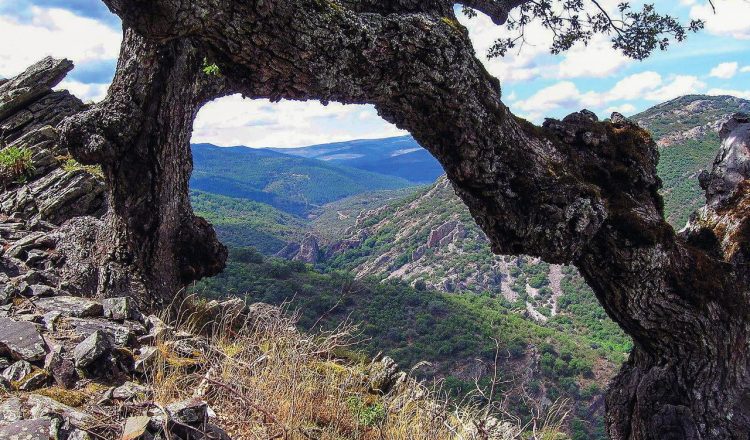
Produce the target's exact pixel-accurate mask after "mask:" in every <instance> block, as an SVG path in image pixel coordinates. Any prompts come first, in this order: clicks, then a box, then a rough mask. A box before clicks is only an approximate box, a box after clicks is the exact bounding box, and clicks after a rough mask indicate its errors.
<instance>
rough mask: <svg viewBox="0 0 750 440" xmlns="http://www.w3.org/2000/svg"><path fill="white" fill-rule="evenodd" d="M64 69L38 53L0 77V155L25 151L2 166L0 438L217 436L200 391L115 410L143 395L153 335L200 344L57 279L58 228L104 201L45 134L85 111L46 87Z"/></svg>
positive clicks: (63, 245) (63, 265)
mask: <svg viewBox="0 0 750 440" xmlns="http://www.w3.org/2000/svg"><path fill="white" fill-rule="evenodd" d="M72 68H73V64H72V63H71V62H69V61H67V60H54V59H52V58H46V59H44V60H42V61H40V62H39V63H37V64H35V65H33V66H31V67H30V68H29V69H27V70H26V71H25V72H24V73H22V74H20V75H19V76H17V77H16V78H13V79H10V80H7V81H4V82H2V84H0V147H1V149H0V155H2V154H3V153H5V154H6V155H8V154H9V153H10V152H16V151H20V152H22V153H24V154H26V155H27V157H28V161H27V163H24V164H23V173H22V174H19V173H18V172H16V173H11V172H10V171H12V170H10V167H9V166H7V165H5V164H3V166H4V168H3V182H2V184H3V186H4V191H3V192H2V194H1V195H0V245H2V248H1V251H0V266H1V272H0V396H2V397H3V398H2V403H1V404H0V438H3V439H29V440H36V439H40V440H41V439H44V440H47V439H50V438H52V439H59V440H66V439H67V440H73V439H75V440H84V439H92V438H95V437H97V438H116V437H118V438H119V434H120V433H119V431H122V438H127V439H130V440H134V439H156V438H163V436H164V432H165V430H169V431H171V432H173V433H174V434H173V435H176V436H177V438H186V439H187V438H190V439H198V438H206V439H208V438H212V439H213V438H228V437H227V435H226V434H224V433H222V431H221V430H220V429H219V428H217V427H215V426H213V425H212V424H211V423H210V420H209V419H210V417H209V415H210V414H211V411H210V409H209V408H208V405H207V404H206V403H205V401H203V400H201V399H200V398H196V399H192V400H188V401H182V402H175V403H173V404H170V405H167V406H166V407H163V408H157V407H153V406H152V407H146V408H133V409H130V410H129V411H130V414H128V413H123V412H121V410H122V408H123V406H124V407H127V405H128V402H131V401H133V399H134V398H135V397H136V396H140V397H143V396H148V395H150V394H151V393H152V391H153V390H151V389H150V387H149V386H147V385H141V384H139V383H138V382H139V381H140V380H142V379H143V378H144V375H146V374H148V373H149V368H151V364H152V363H153V362H154V361H155V360H156V359H157V357H158V355H159V354H158V352H157V351H158V350H157V344H158V343H159V341H163V340H164V338H165V337H167V336H168V335H169V336H170V339H171V341H172V342H170V344H171V350H173V351H174V352H176V353H180V354H181V356H183V357H188V358H189V357H197V356H198V354H199V353H200V350H201V348H202V347H205V346H206V342H205V340H202V339H201V338H200V337H198V336H195V335H191V334H172V333H171V332H172V329H171V327H170V326H168V325H166V324H164V323H163V322H162V321H161V320H160V319H159V318H158V317H157V316H154V315H150V316H145V315H144V314H142V313H140V311H139V310H138V309H137V307H136V306H135V304H133V302H132V300H131V299H130V298H128V297H121V298H107V299H101V300H98V299H89V298H85V297H83V295H85V294H87V293H89V294H90V293H91V291H92V290H93V289H90V287H91V286H86V285H81V284H77V283H76V282H75V279H71V278H70V276H69V270H68V268H67V265H68V264H67V260H68V259H69V257H70V253H69V252H66V251H67V250H69V249H70V248H71V247H72V246H75V244H74V243H70V242H67V241H66V239H67V238H68V237H69V234H67V233H66V230H67V231H69V230H73V229H76V227H77V226H79V225H81V224H85V223H86V222H92V221H97V220H96V217H99V216H101V214H102V213H103V209H104V206H105V203H104V182H103V179H102V178H101V177H100V176H99V175H97V173H96V171H95V170H92V169H90V168H89V167H83V166H80V165H79V164H77V163H75V161H73V160H72V159H71V158H70V155H69V154H68V152H67V151H66V150H65V149H64V148H61V147H60V146H59V144H58V142H57V140H58V132H57V130H56V128H55V127H56V126H57V125H58V124H59V123H60V122H61V121H62V120H63V119H64V118H65V117H67V116H70V115H72V114H74V113H77V112H79V111H81V110H82V109H84V108H85V106H84V104H83V103H82V102H81V101H80V100H79V99H78V98H76V97H74V96H72V95H71V94H70V93H68V92H67V91H52V88H53V87H54V86H55V85H57V83H58V82H59V81H61V80H62V78H63V77H64V76H65V74H66V73H67V72H69V71H70V70H71V69H72ZM82 216H89V217H82ZM87 219H88V220H87ZM85 231H86V229H85V228H83V229H81V230H80V231H79V232H80V233H82V234H85ZM79 252H87V250H86V249H83V250H80V249H79ZM210 306H211V308H213V310H214V311H215V312H216V313H225V312H226V311H227V310H229V309H232V310H234V312H235V313H244V312H245V310H246V308H245V306H244V303H241V302H240V304H238V303H237V301H234V302H231V301H230V302H227V303H215V304H211V305H210ZM105 419H109V421H107V422H103V420H105ZM196 433H199V434H200V435H198V434H196ZM173 438H175V437H173Z"/></svg>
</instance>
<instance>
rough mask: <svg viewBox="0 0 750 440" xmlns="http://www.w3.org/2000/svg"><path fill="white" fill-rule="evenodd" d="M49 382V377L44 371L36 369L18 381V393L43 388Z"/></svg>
mask: <svg viewBox="0 0 750 440" xmlns="http://www.w3.org/2000/svg"><path fill="white" fill-rule="evenodd" d="M49 380H50V375H49V373H48V372H47V371H46V370H42V369H40V368H37V369H35V370H33V371H32V372H31V374H29V375H28V376H26V377H24V378H23V379H21V380H20V381H18V390H19V391H34V390H38V389H39V388H42V387H44V386H45V385H47V383H48V382H49Z"/></svg>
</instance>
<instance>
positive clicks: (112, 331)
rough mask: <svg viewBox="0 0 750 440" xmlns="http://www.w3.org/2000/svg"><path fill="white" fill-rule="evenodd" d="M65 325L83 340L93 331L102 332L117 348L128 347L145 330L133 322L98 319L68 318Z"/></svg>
mask: <svg viewBox="0 0 750 440" xmlns="http://www.w3.org/2000/svg"><path fill="white" fill-rule="evenodd" d="M65 324H66V325H68V326H70V327H72V329H73V331H74V332H75V333H76V334H78V335H80V336H81V337H83V338H87V337H88V336H89V335H91V334H92V333H94V332H95V331H102V332H104V333H106V334H108V335H110V337H112V340H113V341H114V342H115V344H117V345H118V346H121V347H124V346H128V345H130V343H131V342H132V341H134V340H135V337H136V336H139V335H143V334H145V333H146V329H145V328H144V327H143V326H142V325H140V324H138V323H137V322H133V321H124V322H123V323H121V324H118V323H116V322H114V321H110V320H107V319H100V318H68V319H66V320H65Z"/></svg>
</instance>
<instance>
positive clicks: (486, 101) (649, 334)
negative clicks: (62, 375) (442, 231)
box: [68, 0, 750, 440]
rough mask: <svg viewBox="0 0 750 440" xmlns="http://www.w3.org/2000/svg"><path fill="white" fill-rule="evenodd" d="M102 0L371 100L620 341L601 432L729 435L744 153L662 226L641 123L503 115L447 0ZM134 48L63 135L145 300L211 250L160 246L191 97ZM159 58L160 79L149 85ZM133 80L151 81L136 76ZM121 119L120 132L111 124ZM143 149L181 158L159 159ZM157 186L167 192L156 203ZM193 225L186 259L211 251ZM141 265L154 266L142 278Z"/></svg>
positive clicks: (501, 248)
mask: <svg viewBox="0 0 750 440" xmlns="http://www.w3.org/2000/svg"><path fill="white" fill-rule="evenodd" d="M104 2H105V3H106V4H107V5H108V6H109V7H110V8H111V9H112V10H113V11H114V12H115V13H117V14H118V15H119V16H120V17H122V18H123V23H124V25H125V26H126V28H127V29H129V31H128V35H129V36H130V39H131V40H132V41H136V42H138V41H140V39H139V38H136V37H134V36H133V33H136V32H137V33H138V34H139V35H141V36H142V37H143V39H144V41H147V42H148V43H145V42H144V43H143V44H145V45H146V46H147V47H150V48H152V50H155V51H157V52H160V53H165V52H164V51H167V52H166V53H170V54H172V55H170V56H169V57H167V59H172V60H175V59H178V57H179V56H183V57H184V56H186V55H185V53H182V52H180V50H181V49H184V48H185V47H186V46H185V45H189V44H190V42H191V41H192V42H195V43H196V44H200V47H201V48H202V50H203V51H204V53H206V54H207V56H209V57H210V59H212V60H215V61H216V62H217V63H218V65H219V66H220V67H221V71H222V73H223V75H224V76H225V78H226V80H227V81H232V84H233V86H232V89H233V90H234V91H240V92H243V93H244V94H245V95H247V96H251V97H258V98H270V99H279V98H288V99H318V100H322V101H325V102H327V101H340V102H344V103H372V104H374V105H375V106H376V108H377V109H378V111H379V113H380V114H381V116H383V117H384V118H385V119H386V120H388V121H391V122H393V123H395V124H396V125H398V126H399V127H401V128H404V129H407V130H409V131H410V132H411V133H412V134H413V135H414V137H415V138H416V139H417V141H419V142H420V144H422V145H423V146H424V147H425V148H426V149H428V150H429V151H430V152H431V153H432V154H433V155H434V156H435V157H436V158H437V159H438V160H439V161H440V162H441V163H442V164H443V166H444V168H445V170H446V172H447V174H448V177H449V179H450V180H451V182H452V183H453V185H454V187H455V189H456V192H457V193H458V195H459V196H461V198H462V199H463V200H464V202H465V203H466V204H467V205H468V206H469V208H470V210H471V213H472V215H473V216H474V218H475V219H476V221H477V223H478V224H479V225H480V226H481V227H482V229H483V230H484V231H485V232H486V233H487V235H488V237H489V238H490V240H491V242H492V245H493V250H494V251H495V252H498V253H512V254H518V253H525V254H530V255H534V256H538V257H541V258H543V259H544V260H546V261H548V262H552V263H573V264H575V265H576V266H577V267H578V268H579V269H580V270H581V273H582V274H583V275H584V276H585V278H586V280H587V281H588V283H589V284H590V285H591V287H592V288H593V289H594V291H595V292H596V294H597V296H598V298H599V300H600V301H601V303H602V304H603V306H604V308H605V309H606V311H607V312H608V313H609V315H610V316H611V317H612V318H613V319H614V320H616V321H617V322H618V323H619V324H620V326H622V328H623V329H624V330H625V331H626V332H627V333H628V334H630V335H631V336H632V337H633V340H634V342H635V348H634V350H633V353H632V355H631V358H630V360H629V361H628V362H627V364H626V365H625V366H624V367H623V369H622V371H621V372H620V374H619V375H618V377H617V378H616V379H615V381H614V383H613V385H612V387H611V388H610V391H609V393H608V398H607V411H608V426H609V432H610V435H611V436H612V438H614V439H654V440H656V439H659V440H662V439H747V438H748V431H750V376H749V374H750V347H749V342H750V340H749V339H748V334H749V332H750V329H748V324H747V322H748V317H750V316H749V315H750V300H749V298H748V296H749V295H750V293H749V292H748V289H749V287H748V281H750V280H748V277H749V276H750V269H749V268H748V242H750V239H749V237H748V235H750V233H749V230H750V223H748V222H749V221H750V220H748V215H747V214H748V212H749V208H748V203H749V202H748V200H749V198H750V195H749V189H748V188H749V185H748V182H747V178H748V171H747V170H748V165H747V155H745V156H742V155H734V156H732V155H729V156H731V157H734V158H735V159H736V158H738V157H739V158H740V159H736V160H735V161H734V162H733V163H734V165H732V167H731V168H732V169H733V170H732V172H731V173H728V172H727V171H726V166H725V165H722V164H724V163H725V161H720V162H717V165H716V166H715V169H714V173H713V174H712V175H711V176H706V177H705V178H704V181H705V183H706V187H707V188H709V196H710V198H709V205H708V206H707V208H706V209H704V210H703V211H701V213H700V214H699V215H697V216H696V217H695V219H694V221H693V226H692V227H691V228H690V229H689V230H687V231H686V232H685V233H683V234H682V235H678V234H676V233H675V232H674V231H673V229H672V228H671V227H670V226H669V225H668V224H667V223H666V222H665V221H664V218H663V213H662V200H661V197H660V196H659V194H658V190H659V188H660V185H661V182H660V180H659V178H658V177H657V174H656V162H657V158H658V152H657V149H656V146H655V144H654V143H653V141H652V140H651V138H650V137H649V135H648V134H647V133H646V132H645V131H643V130H641V129H640V128H638V127H636V126H634V125H633V124H631V123H629V122H628V121H625V120H623V119H622V118H619V117H618V118H613V120H612V121H610V122H603V123H602V122H598V121H596V119H595V117H593V115H592V114H590V113H587V112H581V113H576V114H573V115H570V116H569V117H567V118H565V119H564V120H563V121H549V122H548V123H546V124H545V126H544V127H535V126H533V125H532V124H529V123H527V122H526V121H523V120H520V119H518V118H516V117H515V116H513V115H512V114H511V113H510V112H509V111H508V109H507V108H506V107H505V106H504V105H503V104H502V103H501V101H500V97H501V96H500V87H499V83H498V82H497V80H496V79H494V78H493V77H491V76H490V75H489V74H488V73H487V72H486V71H485V70H484V68H483V67H482V65H481V63H480V62H479V61H478V60H477V59H476V58H475V56H474V52H473V48H472V46H471V42H470V41H469V38H468V35H467V32H466V30H465V29H464V28H462V27H461V25H460V24H458V22H457V21H456V19H455V17H454V15H453V9H452V2H447V1H441V0H429V1H412V0H392V1H383V2H374V1H369V0H362V1H356V0H351V1H349V0H348V1H341V2H335V1H320V0H286V1H275V0H271V1H262V2H261V1H236V0H235V1H224V2H217V1H214V0H193V1H191V2H182V1H177V0H149V1H145V0H104ZM473 3H481V4H483V5H485V6H486V5H488V4H491V3H492V2H486V1H483V2H473ZM125 44H126V46H127V44H128V41H127V39H126V43H125ZM151 45H153V46H151ZM154 48H158V49H154ZM149 53H151V54H152V55H151V56H149V55H148V54H149ZM154 53H155V52H149V51H148V50H146V51H145V54H143V55H140V56H141V60H139V61H138V63H140V66H139V68H140V69H141V70H142V71H141V72H140V73H139V72H138V69H137V68H136V69H135V72H133V65H132V64H129V63H128V60H130V62H131V63H133V62H135V60H133V56H134V55H138V54H137V53H135V52H129V51H128V50H127V48H125V50H124V54H123V60H121V63H120V66H119V67H118V76H117V78H116V80H115V84H114V85H113V88H112V90H111V91H110V95H109V97H108V99H107V101H105V103H103V104H102V105H101V106H100V108H99V109H97V110H95V111H93V112H92V113H91V117H88V118H86V117H84V118H83V119H82V120H74V121H71V123H70V124H69V127H68V129H69V132H70V133H71V134H70V139H73V140H74V142H73V143H76V142H78V143H79V146H78V147H77V149H76V148H71V149H72V150H73V151H74V152H78V153H76V154H78V155H79V156H80V157H81V158H85V159H86V160H88V161H89V162H102V163H104V164H105V171H106V173H107V176H108V180H109V183H110V185H111V186H112V187H113V190H112V193H113V197H112V202H111V204H112V206H111V209H112V211H114V213H113V214H112V215H111V216H112V217H113V218H111V219H109V223H108V226H109V228H110V229H111V230H112V231H113V232H115V233H116V234H114V236H115V237H117V238H118V240H119V241H120V243H118V244H116V245H115V246H114V248H116V249H124V250H125V253H126V254H132V255H133V256H135V257H136V258H135V260H134V261H139V262H147V263H148V264H142V263H139V264H137V268H138V269H139V270H140V273H142V274H143V276H144V278H146V279H148V280H150V283H149V284H148V286H149V287H154V288H156V289H157V290H156V293H150V294H151V295H152V296H155V297H157V298H161V299H162V300H163V299H165V298H167V297H168V296H169V295H170V292H169V286H174V285H175V281H180V280H182V281H184V280H185V279H189V278H190V276H191V275H192V274H193V273H196V274H200V273H211V272H212V271H213V269H215V268H216V267H215V266H216V265H214V267H212V264H207V265H206V266H205V267H209V269H198V268H196V267H197V266H196V265H195V262H196V261H199V260H197V259H191V260H189V261H180V260H179V259H178V258H177V255H178V254H177V252H176V250H177V249H184V248H185V245H184V244H183V243H193V246H197V244H198V242H199V241H197V240H196V237H197V238H201V234H193V233H191V234H188V235H187V236H186V237H187V240H185V239H184V236H183V235H182V234H179V233H176V232H175V230H174V229H172V227H171V226H170V224H178V225H182V227H183V228H186V225H187V229H190V225H193V224H194V221H193V218H192V216H191V214H190V212H189V205H188V204H187V201H186V199H184V197H186V192H187V187H186V186H185V184H184V183H185V182H186V178H187V177H186V176H187V172H189V167H188V166H186V165H185V164H187V163H189V162H187V161H188V160H189V151H188V150H187V149H186V141H187V137H188V136H189V131H190V130H189V129H190V124H189V123H188V120H187V119H188V116H191V115H194V113H195V109H196V108H197V105H198V104H197V103H200V101H201V100H200V99H198V100H196V101H195V102H196V104H193V105H192V106H190V105H189V104H190V103H189V102H185V103H184V105H185V106H186V107H184V108H183V107H181V106H179V105H178V106H175V105H174V103H173V102H172V99H175V97H177V98H178V99H179V98H185V97H186V95H185V94H184V89H189V88H191V87H195V84H196V83H195V76H194V75H192V74H188V73H191V72H192V71H191V70H190V68H188V69H187V70H184V69H185V66H184V65H182V64H179V66H178V65H177V64H169V65H171V66H172V69H171V70H170V68H169V66H163V65H162V64H161V62H159V60H163V58H160V57H158V56H154V55H153V54H154ZM183 59H186V60H187V59H190V58H189V57H188V58H183ZM190 62H191V63H193V65H194V64H196V58H195V57H194V56H193V58H192V59H191V61H190ZM152 71H153V72H152ZM166 72H170V73H169V75H171V79H170V81H173V82H174V84H173V86H172V87H164V88H162V87H161V86H164V84H165V83H164V82H162V81H160V78H163V77H164V76H163V75H167V73H166ZM159 73H160V74H159ZM192 73H194V72H192ZM143 75H145V76H146V78H152V79H148V80H147V81H145V82H144V79H143V78H142V76H143ZM160 75H161V76H160ZM144 83H145V84H153V85H155V87H153V91H152V89H148V92H147V93H144V91H145V89H143V84H144ZM159 85H161V86H159ZM149 87H151V86H149ZM134 103H135V104H134ZM175 107H179V109H182V110H179V109H178V108H175ZM187 107H190V110H189V111H186V110H185V108H187ZM133 109H136V110H137V111H135V112H134V111H133ZM167 109H171V110H169V111H166V110H167ZM97 112H103V115H97ZM165 112H166V113H165ZM175 112H177V113H175ZM117 114H125V115H131V116H128V117H132V118H134V120H137V121H139V124H138V126H136V127H133V126H132V124H127V123H122V122H120V123H116V124H113V125H112V126H113V127H117V130H113V131H110V132H106V130H107V127H108V124H110V122H109V121H110V120H114V119H116V115H117ZM174 116H177V117H176V119H172V117H174ZM175 120H176V121H177V122H174V121H175ZM169 121H173V122H169ZM167 122H169V123H167ZM735 123H736V124H739V125H742V124H741V121H739V120H738V121H735ZM122 127H129V128H134V129H135V130H134V133H136V134H135V135H127V136H126V139H127V141H126V142H121V141H119V140H118V139H119V138H118V136H121V135H120V134H119V133H120V131H121V130H120V128H122ZM152 134H158V136H157V137H153V136H152ZM157 138H163V139H170V140H172V139H173V140H177V139H179V140H180V142H175V143H174V144H169V145H174V146H173V147H168V148H160V147H159V146H161V145H166V144H164V143H162V142H161V141H156V139H157ZM102 139H106V142H102V141H101V140H102ZM132 140H136V143H135V146H136V149H135V150H133V151H131V150H129V149H128V143H129V142H131V141H132ZM178 144H179V145H182V148H178ZM109 151H114V152H115V153H107V152H109ZM135 151H144V152H147V153H135ZM742 157H744V159H742ZM115 158H120V159H115ZM122 158H127V160H126V161H125V162H123V160H122ZM151 160H157V162H158V161H159V160H167V161H170V160H171V161H174V162H175V163H178V164H182V165H179V166H176V168H174V169H171V171H168V172H163V171H162V170H161V169H160V168H158V167H155V165H154V163H152V162H151ZM743 160H744V162H743ZM738 164H740V165H738ZM743 167H744V168H743ZM722 170H724V171H722ZM738 170H739V171H738ZM743 170H744V171H743ZM726 175H731V179H727V178H726ZM738 182H739V183H738ZM717 188H719V189H717ZM126 189H127V190H126ZM131 190H132V191H135V192H134V193H131V192H130V191H131ZM711 197H714V199H713V200H712V199H711ZM169 200H177V201H178V202H177V203H176V208H175V207H173V206H172V205H170V202H169ZM151 203H155V204H151ZM146 206H151V207H154V206H155V207H156V209H153V208H152V209H153V210H151V211H149V209H148V208H146ZM172 222H175V223H172ZM167 223H169V224H167ZM142 224H145V225H146V227H142ZM206 238H210V239H211V240H212V239H213V236H210V237H206ZM170 240H174V241H170ZM211 240H208V243H209V244H208V245H205V249H207V250H209V252H208V256H209V257H208V258H206V259H205V262H206V263H215V262H217V261H219V260H220V258H215V255H217V254H219V253H220V252H218V253H217V252H213V253H212V251H213V250H215V249H216V248H215V245H214V244H213V243H214V242H213V241H211ZM164 256H166V257H167V258H162V257H164ZM112 261H116V262H118V264H119V263H120V262H122V261H123V258H122V257H120V256H116V258H114V259H113V260H112ZM184 267H191V268H193V269H191V270H185V269H183V268H184ZM211 267H212V268H211ZM185 273H189V275H188V276H186V275H185ZM161 277H164V279H165V280H167V281H166V282H165V283H164V284H163V286H161V287H160V286H159V283H160V282H161Z"/></svg>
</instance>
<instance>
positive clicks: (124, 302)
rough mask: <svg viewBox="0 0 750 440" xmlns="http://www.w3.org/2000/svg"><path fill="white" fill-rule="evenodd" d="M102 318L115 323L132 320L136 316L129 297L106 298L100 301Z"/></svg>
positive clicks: (133, 305)
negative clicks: (102, 311)
mask: <svg viewBox="0 0 750 440" xmlns="http://www.w3.org/2000/svg"><path fill="white" fill-rule="evenodd" d="M102 306H103V307H104V317H105V318H108V319H114V320H116V321H124V320H126V319H134V318H135V317H136V314H137V310H136V308H135V304H134V303H133V300H132V299H131V298H130V297H127V296H125V297H121V298H107V299H104V300H103V301H102Z"/></svg>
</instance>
